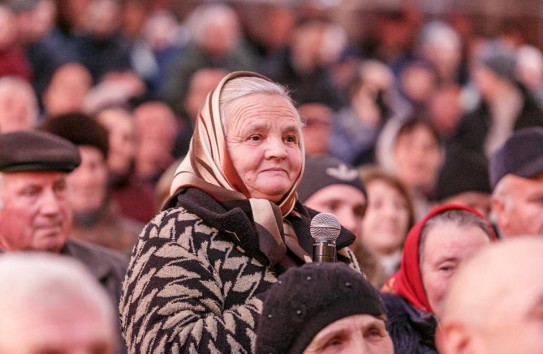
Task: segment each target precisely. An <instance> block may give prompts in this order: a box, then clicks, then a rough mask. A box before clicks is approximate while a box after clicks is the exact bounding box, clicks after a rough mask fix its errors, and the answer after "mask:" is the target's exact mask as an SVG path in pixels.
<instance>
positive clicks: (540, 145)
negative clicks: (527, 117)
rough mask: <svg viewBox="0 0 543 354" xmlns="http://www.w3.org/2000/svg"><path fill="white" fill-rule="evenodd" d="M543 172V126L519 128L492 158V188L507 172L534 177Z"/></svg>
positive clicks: (490, 172)
mask: <svg viewBox="0 0 543 354" xmlns="http://www.w3.org/2000/svg"><path fill="white" fill-rule="evenodd" d="M542 172H543V127H530V128H523V129H519V130H517V131H516V132H514V133H513V134H512V135H511V136H510V137H509V138H508V139H507V140H506V141H505V143H504V144H503V145H502V146H501V147H500V148H499V149H498V150H497V151H496V152H495V153H494V154H493V155H492V156H491V158H490V171H489V174H490V184H491V186H492V189H494V188H495V187H496V184H497V183H498V182H499V181H500V179H501V178H502V177H504V176H505V175H507V174H513V175H516V176H520V177H524V178H532V177H535V176H536V175H538V174H540V173H542Z"/></svg>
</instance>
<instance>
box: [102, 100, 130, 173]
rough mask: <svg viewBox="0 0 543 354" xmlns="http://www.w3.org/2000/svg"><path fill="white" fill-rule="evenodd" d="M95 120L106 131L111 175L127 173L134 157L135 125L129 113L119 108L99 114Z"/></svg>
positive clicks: (108, 163)
mask: <svg viewBox="0 0 543 354" xmlns="http://www.w3.org/2000/svg"><path fill="white" fill-rule="evenodd" d="M97 120H98V122H99V123H100V124H102V125H103V126H104V127H105V128H106V129H107V131H108V134H109V151H108V157H107V165H108V168H109V170H110V171H111V172H112V173H115V174H118V175H125V174H126V173H128V172H129V170H130V168H131V165H132V163H133V161H134V158H135V155H136V136H137V133H136V125H135V124H134V119H133V117H132V115H130V113H128V112H127V111H125V110H124V109H121V108H118V109H116V108H112V109H107V110H105V111H102V112H100V114H99V115H98V117H97Z"/></svg>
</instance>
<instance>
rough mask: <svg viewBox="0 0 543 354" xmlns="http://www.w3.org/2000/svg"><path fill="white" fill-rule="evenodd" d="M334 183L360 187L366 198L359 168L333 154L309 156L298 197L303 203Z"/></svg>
mask: <svg viewBox="0 0 543 354" xmlns="http://www.w3.org/2000/svg"><path fill="white" fill-rule="evenodd" d="M332 184H347V185H349V186H353V187H355V188H357V189H359V190H360V191H361V192H362V193H363V194H364V196H366V199H367V197H368V195H367V193H366V188H365V187H364V184H363V183H362V179H361V178H360V174H359V173H358V170H357V169H356V168H354V167H352V166H350V165H348V164H346V163H344V162H342V161H340V160H338V159H336V158H335V157H331V156H325V155H317V156H308V157H307V158H306V160H305V168H304V175H303V176H302V180H301V182H300V185H299V186H298V199H299V200H300V201H301V202H302V203H303V202H305V201H306V200H307V199H309V197H311V196H312V195H313V194H314V193H315V192H317V191H319V190H321V189H322V188H324V187H327V186H329V185H332Z"/></svg>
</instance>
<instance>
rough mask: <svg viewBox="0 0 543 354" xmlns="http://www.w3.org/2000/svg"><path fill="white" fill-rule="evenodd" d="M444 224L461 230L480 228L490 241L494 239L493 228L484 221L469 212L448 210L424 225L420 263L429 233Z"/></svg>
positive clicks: (420, 241)
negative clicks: (449, 224)
mask: <svg viewBox="0 0 543 354" xmlns="http://www.w3.org/2000/svg"><path fill="white" fill-rule="evenodd" d="M443 223H451V224H453V225H456V226H458V227H461V228H467V227H478V228H479V229H481V230H482V231H483V232H484V233H485V234H486V235H487V236H488V238H489V239H492V238H494V231H493V230H492V227H491V226H490V224H489V223H488V222H486V221H485V220H484V219H482V218H480V217H478V216H477V215H475V214H473V213H471V212H469V211H467V210H460V209H452V210H447V211H445V212H443V213H440V214H437V215H436V216H434V217H432V218H431V219H430V220H428V221H427V222H426V224H424V227H423V228H422V231H421V233H420V240H419V261H420V260H421V258H422V257H421V256H422V249H423V248H424V243H425V242H426V238H427V235H428V233H429V232H430V230H431V229H432V228H434V227H435V226H436V225H438V224H443Z"/></svg>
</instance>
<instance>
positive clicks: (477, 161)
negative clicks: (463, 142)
mask: <svg viewBox="0 0 543 354" xmlns="http://www.w3.org/2000/svg"><path fill="white" fill-rule="evenodd" d="M465 192H480V193H487V194H490V193H491V192H492V190H491V189H490V182H489V178H488V160H487V159H486V157H485V156H484V155H482V154H479V153H476V152H472V151H467V150H465V149H456V150H451V151H450V152H449V153H448V154H447V158H446V160H445V163H444V164H443V167H442V168H441V171H440V173H439V178H438V180H437V185H436V199H437V200H438V201H442V200H445V199H447V198H450V197H452V196H455V195H458V194H461V193H465Z"/></svg>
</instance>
